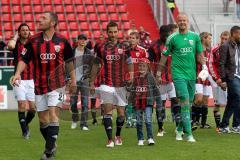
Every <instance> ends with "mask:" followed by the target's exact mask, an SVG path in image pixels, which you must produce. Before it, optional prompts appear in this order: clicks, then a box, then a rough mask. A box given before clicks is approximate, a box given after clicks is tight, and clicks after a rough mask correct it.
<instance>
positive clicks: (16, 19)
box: [13, 14, 23, 22]
mask: <svg viewBox="0 0 240 160" xmlns="http://www.w3.org/2000/svg"><path fill="white" fill-rule="evenodd" d="M13 19H14V22H22V21H23V17H22V14H14V16H13Z"/></svg>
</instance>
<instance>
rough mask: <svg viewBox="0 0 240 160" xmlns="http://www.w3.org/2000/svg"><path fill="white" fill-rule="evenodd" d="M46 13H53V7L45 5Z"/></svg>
mask: <svg viewBox="0 0 240 160" xmlns="http://www.w3.org/2000/svg"><path fill="white" fill-rule="evenodd" d="M44 11H53V7H52V5H45V6H44Z"/></svg>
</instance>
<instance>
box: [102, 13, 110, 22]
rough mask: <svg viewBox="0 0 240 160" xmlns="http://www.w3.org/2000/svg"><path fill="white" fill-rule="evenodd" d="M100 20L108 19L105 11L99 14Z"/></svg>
mask: <svg viewBox="0 0 240 160" xmlns="http://www.w3.org/2000/svg"><path fill="white" fill-rule="evenodd" d="M100 21H108V15H107V14H105V13H103V14H100Z"/></svg>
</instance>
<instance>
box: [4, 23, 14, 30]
mask: <svg viewBox="0 0 240 160" xmlns="http://www.w3.org/2000/svg"><path fill="white" fill-rule="evenodd" d="M3 26H4V30H5V31H12V30H13V26H12V22H5V23H4V24H3Z"/></svg>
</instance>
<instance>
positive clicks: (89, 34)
mask: <svg viewBox="0 0 240 160" xmlns="http://www.w3.org/2000/svg"><path fill="white" fill-rule="evenodd" d="M82 33H83V34H85V35H86V36H87V37H88V38H92V34H91V32H90V31H83V32H82Z"/></svg>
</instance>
